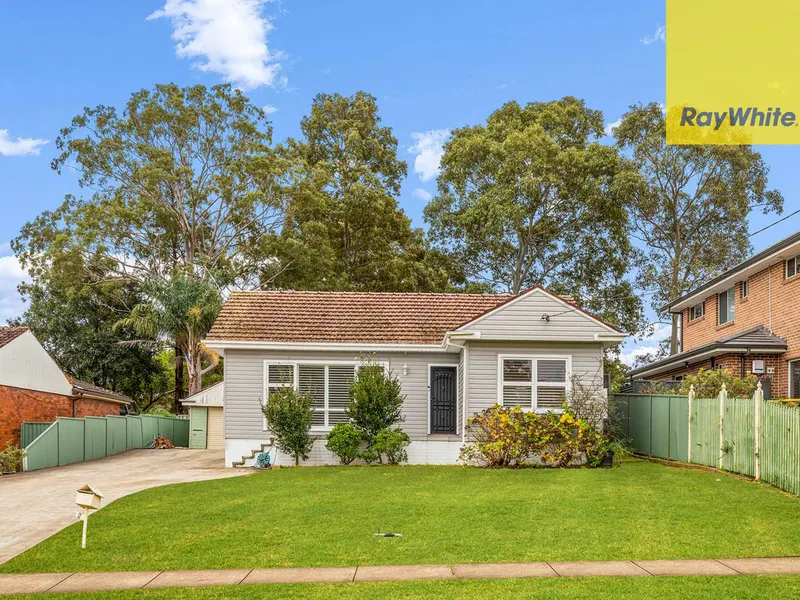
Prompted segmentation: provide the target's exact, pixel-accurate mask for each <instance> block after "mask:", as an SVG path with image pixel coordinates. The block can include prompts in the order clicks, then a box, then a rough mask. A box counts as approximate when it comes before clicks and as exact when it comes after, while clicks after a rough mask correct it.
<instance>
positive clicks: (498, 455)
mask: <svg viewBox="0 0 800 600" xmlns="http://www.w3.org/2000/svg"><path fill="white" fill-rule="evenodd" d="M467 427H468V429H469V433H470V435H471V437H472V440H473V441H472V442H470V443H468V444H466V445H465V446H464V447H463V448H462V449H461V460H462V461H464V462H467V463H472V462H475V463H478V464H481V465H484V466H488V467H519V466H523V465H525V464H527V462H528V459H530V458H533V457H538V458H539V459H540V460H541V462H542V464H545V465H553V466H556V467H569V466H572V465H574V464H576V463H578V462H579V461H580V460H586V462H587V464H589V465H590V466H596V465H597V464H599V462H600V461H601V460H602V458H603V456H605V453H604V451H603V450H604V447H603V444H604V440H605V439H606V438H604V436H603V435H602V434H601V433H600V432H599V431H598V430H597V429H596V428H595V426H594V425H592V424H591V423H589V422H588V421H586V420H585V419H579V418H576V417H575V415H574V414H573V413H572V412H571V411H569V410H567V411H565V412H564V413H562V414H555V413H552V412H547V413H544V414H537V413H535V412H525V411H523V410H522V409H521V408H520V407H519V406H514V407H504V406H500V405H499V404H495V405H494V406H492V407H490V408H487V409H485V410H483V411H481V412H479V413H476V414H474V415H472V416H471V417H470V418H469V419H468V420H467Z"/></svg>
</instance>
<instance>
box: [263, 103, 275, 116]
mask: <svg viewBox="0 0 800 600" xmlns="http://www.w3.org/2000/svg"><path fill="white" fill-rule="evenodd" d="M261 110H263V111H264V112H265V113H267V114H268V115H272V114H275V113H276V112H278V107H277V106H272V104H265V105H264V106H262V107H261Z"/></svg>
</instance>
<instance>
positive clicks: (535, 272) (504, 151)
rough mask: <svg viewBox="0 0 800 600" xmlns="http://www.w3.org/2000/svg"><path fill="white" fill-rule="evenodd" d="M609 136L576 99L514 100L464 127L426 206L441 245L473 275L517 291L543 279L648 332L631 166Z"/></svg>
mask: <svg viewBox="0 0 800 600" xmlns="http://www.w3.org/2000/svg"><path fill="white" fill-rule="evenodd" d="M603 136H604V123H603V115H602V113H601V112H600V111H598V110H592V109H589V108H587V107H586V106H585V104H584V102H583V101H582V100H579V99H577V98H573V97H566V98H563V99H561V100H557V101H553V102H532V103H529V104H527V105H525V106H520V105H519V104H518V103H517V102H508V103H506V104H505V105H503V106H502V107H501V108H500V109H498V110H496V111H495V112H493V113H492V114H491V115H490V116H489V118H488V120H487V122H486V124H485V125H475V126H469V127H463V128H460V129H456V130H454V131H453V133H452V136H451V138H450V140H449V141H448V142H447V143H446V145H445V147H444V155H443V157H442V161H441V168H442V171H441V175H440V176H439V179H438V195H437V196H436V197H435V198H434V199H433V200H431V202H430V203H429V204H428V206H427V207H426V208H425V212H424V215H425V220H426V222H428V223H429V224H430V236H431V238H432V240H433V241H434V243H435V245H436V247H437V248H439V249H440V250H441V251H443V252H447V253H449V254H451V255H452V256H453V257H454V262H456V263H457V264H459V265H461V267H462V268H463V270H464V272H465V273H466V274H467V277H468V279H469V280H470V281H476V282H488V283H489V284H490V285H491V287H492V288H501V289H504V290H506V291H509V292H511V293H515V294H516V293H519V292H520V291H522V290H524V289H526V288H528V287H531V286H533V285H536V284H540V285H543V286H545V287H547V288H549V289H552V290H553V291H555V292H556V293H560V294H566V295H571V296H573V297H574V298H575V299H576V300H577V301H578V303H579V304H580V305H581V306H583V307H585V308H587V309H589V310H592V311H594V312H596V313H598V314H599V315H601V316H602V317H604V318H605V319H607V320H609V321H611V322H614V323H618V324H620V325H622V326H623V327H624V328H626V329H627V330H629V331H635V330H638V329H639V328H640V325H641V322H642V318H643V317H642V306H641V301H640V299H639V298H638V297H637V296H636V295H635V294H634V293H633V290H632V287H631V284H630V283H629V282H628V281H627V280H626V278H625V275H626V274H627V272H628V267H629V262H630V258H631V256H632V247H631V245H630V242H629V236H628V231H627V214H626V211H625V208H624V204H625V203H624V202H623V201H622V199H621V198H620V197H619V196H618V189H619V188H618V186H617V185H616V181H617V178H618V177H619V176H620V174H621V173H622V172H623V171H624V168H625V165H626V163H625V162H624V161H623V160H622V159H621V157H620V155H619V152H618V150H617V149H616V148H614V147H611V146H608V145H604V144H601V143H600V139H601V138H602V137H603Z"/></svg>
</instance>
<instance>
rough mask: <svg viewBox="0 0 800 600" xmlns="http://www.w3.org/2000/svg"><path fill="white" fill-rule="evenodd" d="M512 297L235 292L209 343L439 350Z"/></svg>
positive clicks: (218, 319)
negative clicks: (404, 346) (422, 346)
mask: <svg viewBox="0 0 800 600" xmlns="http://www.w3.org/2000/svg"><path fill="white" fill-rule="evenodd" d="M514 297H515V296H511V295H482V294H415V293H402V294H400V293H397V294H393V293H382V292H293V291H275V292H234V293H232V294H231V295H230V297H229V298H228V301H227V302H226V303H225V306H224V307H223V308H222V311H221V312H220V314H219V316H218V317H217V320H216V322H215V323H214V326H213V327H212V328H211V331H210V332H209V333H208V339H209V340H232V341H233V340H235V341H266V342H317V343H359V344H380V343H384V344H440V343H441V342H442V340H443V339H444V334H445V332H447V331H451V330H453V329H456V328H458V327H459V326H460V325H463V324H464V323H466V322H468V321H471V320H472V319H474V318H476V317H479V316H480V315H482V314H484V313H486V312H488V311H490V310H492V309H493V308H496V307H497V306H499V305H501V304H503V303H504V302H507V301H509V300H511V299H512V298H514Z"/></svg>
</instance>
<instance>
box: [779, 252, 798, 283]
mask: <svg viewBox="0 0 800 600" xmlns="http://www.w3.org/2000/svg"><path fill="white" fill-rule="evenodd" d="M798 258H800V254H798V255H797V256H793V257H791V258H787V259H786V260H784V261H783V264H784V268H783V274H784V275H785V276H786V279H794V278H795V277H797V276H798V275H800V272H798V271H797V259H798ZM789 262H791V263H792V265H793V267H794V273H792V274H791V275H789Z"/></svg>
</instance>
